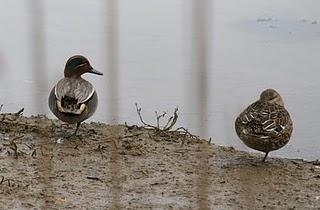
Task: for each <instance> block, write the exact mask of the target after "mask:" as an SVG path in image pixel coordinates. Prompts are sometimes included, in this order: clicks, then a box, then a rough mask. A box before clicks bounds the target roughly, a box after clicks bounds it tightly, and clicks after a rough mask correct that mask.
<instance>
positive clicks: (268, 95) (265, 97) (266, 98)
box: [260, 89, 284, 106]
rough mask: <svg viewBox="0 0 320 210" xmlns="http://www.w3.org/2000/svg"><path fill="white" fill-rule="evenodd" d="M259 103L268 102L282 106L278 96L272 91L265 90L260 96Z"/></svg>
mask: <svg viewBox="0 0 320 210" xmlns="http://www.w3.org/2000/svg"><path fill="white" fill-rule="evenodd" d="M260 101H263V102H269V103H274V104H278V105H280V106H284V103H283V100H282V98H281V96H280V94H279V93H278V92H277V91H275V90H274V89H266V90H264V91H263V92H262V93H261V94H260Z"/></svg>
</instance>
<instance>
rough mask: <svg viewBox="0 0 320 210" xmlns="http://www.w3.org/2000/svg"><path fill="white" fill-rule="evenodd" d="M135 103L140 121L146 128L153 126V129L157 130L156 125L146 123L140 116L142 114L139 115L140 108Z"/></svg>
mask: <svg viewBox="0 0 320 210" xmlns="http://www.w3.org/2000/svg"><path fill="white" fill-rule="evenodd" d="M135 105H136V109H137V113H138V116H139V118H140V121H141V123H142V124H143V125H144V126H146V127H147V128H153V129H156V130H158V127H156V126H153V125H150V124H147V123H145V122H144V120H143V118H142V116H141V108H139V107H138V104H137V103H135Z"/></svg>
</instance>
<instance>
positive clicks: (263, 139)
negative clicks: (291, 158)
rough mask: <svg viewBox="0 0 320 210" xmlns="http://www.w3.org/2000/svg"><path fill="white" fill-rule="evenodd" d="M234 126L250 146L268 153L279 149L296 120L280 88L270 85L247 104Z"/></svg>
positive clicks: (244, 141) (288, 137)
mask: <svg viewBox="0 0 320 210" xmlns="http://www.w3.org/2000/svg"><path fill="white" fill-rule="evenodd" d="M235 129H236V132H237V134H238V136H239V138H240V139H241V140H242V141H243V143H245V144H246V145H247V146H248V147H250V148H252V149H256V150H259V151H261V152H265V153H266V154H265V156H264V158H263V160H262V161H263V162H264V161H265V160H266V158H267V156H268V153H269V152H270V151H273V150H277V149H280V148H281V147H283V146H284V145H286V144H287V143H288V141H289V139H290V136H291V133H292V130H293V124H292V121H291V118H290V115H289V112H288V111H287V110H286V109H285V107H284V103H283V100H282V98H281V96H280V94H279V93H277V91H275V90H273V89H267V90H265V91H263V92H262V93H261V95H260V99H259V100H258V101H256V102H254V103H253V104H251V105H250V106H248V107H247V108H246V109H245V110H244V111H243V112H242V113H241V114H240V115H239V116H238V117H237V119H236V121H235Z"/></svg>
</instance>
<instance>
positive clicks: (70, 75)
mask: <svg viewBox="0 0 320 210" xmlns="http://www.w3.org/2000/svg"><path fill="white" fill-rule="evenodd" d="M84 73H92V74H97V75H103V74H102V73H101V72H99V71H97V70H95V69H94V68H92V66H91V65H90V63H89V61H88V59H87V58H85V57H84V56H81V55H75V56H72V57H71V58H69V60H68V61H67V63H66V66H65V69H64V78H63V79H61V80H60V81H59V82H58V83H57V84H56V85H55V86H54V87H53V89H52V90H51V92H50V95H49V102H48V103H49V108H50V110H51V111H52V113H53V114H54V115H55V116H56V117H57V118H59V119H60V120H62V121H64V122H67V123H70V124H77V128H76V130H75V133H74V134H75V135H76V134H77V131H78V129H79V126H80V124H81V122H83V121H84V120H86V119H88V118H89V117H91V116H92V115H93V113H94V112H95V111H96V108H97V105H98V96H97V93H96V91H95V89H94V87H93V86H92V84H91V83H90V82H88V81H87V80H85V79H83V78H82V77H81V76H82V75H83V74H84Z"/></svg>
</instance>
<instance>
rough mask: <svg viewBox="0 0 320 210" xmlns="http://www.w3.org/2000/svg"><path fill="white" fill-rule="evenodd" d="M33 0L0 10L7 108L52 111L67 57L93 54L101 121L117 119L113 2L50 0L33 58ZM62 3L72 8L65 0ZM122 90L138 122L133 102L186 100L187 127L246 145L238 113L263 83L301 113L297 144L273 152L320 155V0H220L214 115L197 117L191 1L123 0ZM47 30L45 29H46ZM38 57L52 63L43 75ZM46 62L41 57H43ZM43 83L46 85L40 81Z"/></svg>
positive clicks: (0, 87)
mask: <svg viewBox="0 0 320 210" xmlns="http://www.w3.org/2000/svg"><path fill="white" fill-rule="evenodd" d="M28 2H29V1H25V0H11V1H3V2H2V5H3V6H2V7H1V8H0V25H1V27H2V33H0V64H1V69H0V73H1V78H0V102H1V103H3V104H4V109H3V111H8V112H10V111H16V110H18V109H20V108H21V107H25V110H26V114H28V115H31V114H38V113H41V114H48V115H49V116H50V117H53V116H52V114H51V113H50V112H49V109H48V107H47V97H48V93H49V91H50V89H51V88H52V86H53V85H54V84H55V82H56V81H57V80H58V79H60V78H61V77H62V75H63V67H64V64H65V61H66V59H67V58H68V57H69V56H71V55H73V54H83V55H86V56H87V57H88V58H89V60H90V61H91V63H92V65H93V66H94V67H95V68H96V69H99V70H100V71H102V72H104V73H105V75H104V76H103V77H98V76H95V75H86V76H85V78H86V79H88V80H89V81H91V82H93V83H94V84H95V87H96V90H97V92H98V94H99V98H100V104H99V107H98V111H97V113H96V114H95V115H94V117H93V118H92V120H97V121H103V122H107V123H114V122H115V121H116V116H114V115H113V114H112V113H110V111H109V110H110V109H109V106H110V103H109V102H110V101H109V100H110V98H111V96H110V95H108V91H107V88H108V87H109V86H108V81H109V80H108V78H110V77H111V76H112V75H111V73H110V71H109V70H108V69H107V64H108V61H107V59H106V58H107V46H108V45H107V37H108V35H109V34H110V33H108V30H107V27H108V25H107V20H108V17H110V16H108V15H106V11H107V6H106V4H105V3H104V2H105V1H102V0H95V1H90V2H88V1H79V0H69V1H62V0H56V1H48V0H46V1H42V2H43V10H42V11H43V19H42V22H43V23H44V25H43V26H40V30H39V31H40V32H41V31H42V32H43V34H42V35H43V37H44V40H45V44H44V45H43V46H41V45H40V47H42V49H43V50H44V52H45V53H44V54H40V55H35V57H34V56H33V53H32V52H33V51H32V49H33V48H34V45H33V44H32V40H33V37H34V36H35V31H34V28H32V27H31V25H32V24H31V23H32V15H31V11H32V9H31V8H32V7H31V5H29V3H28ZM61 5H63V7H62V6H61ZM118 7H119V12H118V18H117V20H118V24H119V25H118V30H117V33H118V35H119V37H118V47H119V49H118V53H117V54H116V55H117V57H118V68H119V71H118V74H119V75H118V77H119V90H118V92H119V94H118V95H116V96H112V98H113V101H114V102H115V103H116V106H117V107H118V112H119V116H118V119H117V121H118V122H120V123H123V122H125V121H126V122H129V123H137V122H138V117H137V115H136V111H135V106H134V103H135V102H137V103H139V104H140V106H141V107H142V108H143V115H144V118H145V119H146V120H147V121H150V122H152V121H155V118H154V110H159V111H161V110H164V111H168V112H170V111H171V110H173V109H174V107H176V106H178V107H179V110H180V118H179V125H183V126H185V127H188V128H190V130H191V131H192V132H194V133H196V134H197V133H199V132H200V130H201V127H202V126H207V130H208V133H207V134H202V135H204V137H208V136H211V137H213V141H214V142H215V143H218V144H223V145H233V146H235V147H237V148H240V149H243V150H249V149H247V148H246V147H245V146H244V145H243V144H242V143H241V142H240V141H239V140H238V138H237V136H236V134H235V132H234V119H235V117H236V116H237V115H238V113H239V112H240V111H241V110H242V109H244V108H245V107H246V106H247V105H248V104H249V103H251V102H253V101H254V100H256V99H257V97H258V95H259V93H260V91H262V90H263V89H265V88H268V87H273V88H275V89H277V90H278V91H279V92H280V93H281V94H282V95H283V98H284V100H285V103H286V106H287V109H288V110H289V111H290V113H291V115H292V118H293V121H294V133H293V136H292V139H291V141H290V143H289V144H288V145H287V146H286V147H285V148H283V149H281V150H280V151H276V152H273V153H272V154H271V155H274V156H282V157H302V158H306V159H316V158H320V153H319V145H320V144H319V142H318V130H319V126H320V123H319V121H320V120H319V119H320V112H319V107H320V97H319V89H320V87H319V85H320V83H319V76H320V73H319V69H318V66H319V64H320V59H319V56H320V17H319V14H318V11H319V9H320V2H319V1H317V0H305V1H300V0H283V1H276V0H270V1H265V0H264V1H262V0H257V1H249V0H245V1H238V0H216V1H215V2H214V3H212V2H211V4H210V7H209V8H208V10H210V9H212V10H210V12H209V13H210V14H209V15H208V17H209V20H210V21H209V23H208V29H209V30H208V31H209V33H208V36H209V41H208V43H207V46H208V58H209V59H208V63H207V65H208V72H209V73H208V75H207V76H206V78H207V82H208V94H207V97H206V99H207V104H208V113H207V115H206V117H205V118H203V119H201V122H200V123H198V118H199V116H200V115H199V114H200V111H201V110H199V108H197V107H198V106H197V104H198V103H202V102H201V101H197V97H196V96H197V91H196V89H195V84H196V82H195V81H196V80H197V78H199V72H198V69H194V68H193V67H192V60H193V59H194V56H193V55H194V54H193V52H192V46H191V44H190V43H191V40H192V37H193V36H192V25H191V23H192V21H191V12H190V11H191V6H190V1H184V0H175V1H172V0H162V1H156V0H153V1H150V0H139V1H130V0H122V1H119V5H118ZM38 29H39V28H38ZM33 58H37V59H43V62H44V67H43V71H41V72H40V73H39V74H38V75H39V78H38V80H40V81H41V83H39V82H38V80H37V78H36V77H35V76H34V68H33V63H32V62H33ZM38 61H39V60H38ZM41 84H43V85H41Z"/></svg>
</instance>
